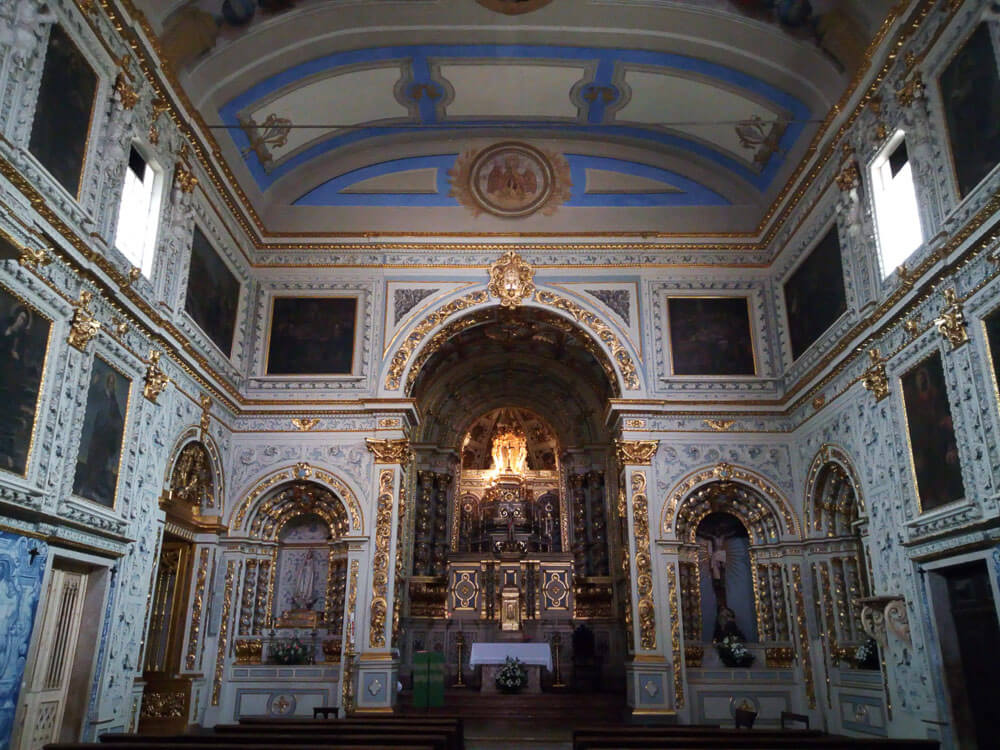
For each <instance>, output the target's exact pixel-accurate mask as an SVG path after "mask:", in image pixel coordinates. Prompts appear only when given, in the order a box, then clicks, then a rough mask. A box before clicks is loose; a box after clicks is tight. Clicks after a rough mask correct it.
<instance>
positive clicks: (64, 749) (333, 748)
mask: <svg viewBox="0 0 1000 750" xmlns="http://www.w3.org/2000/svg"><path fill="white" fill-rule="evenodd" d="M185 736H187V735H185ZM191 736H192V737H193V738H194V739H195V740H196V741H194V742H177V741H176V738H173V739H174V740H175V741H173V742H163V743H155V744H154V743H151V742H149V740H150V737H143V738H142V741H132V742H120V743H118V744H116V745H115V750H150V748H154V750H219V748H220V745H219V743H217V742H212V741H211V736H208V738H209V741H207V742H206V741H205V738H206V736H205V735H191ZM102 747H103V748H105V750H107V746H106V745H101V744H100V743H96V742H94V743H88V742H60V743H56V744H51V745H46V746H45V750H96V749H97V748H102ZM221 747H226V746H225V745H221ZM265 748H267V749H268V750H359V748H365V750H435V746H434V745H433V744H421V743H419V742H416V743H407V744H405V745H401V744H399V743H398V742H395V741H390V742H383V743H381V744H379V743H375V742H369V741H368V740H365V739H361V740H356V741H355V740H351V741H349V742H342V741H340V740H338V741H337V742H336V743H335V744H334V743H330V742H324V741H322V740H313V741H312V744H301V743H295V744H281V743H280V742H274V743H266V744H262V745H254V750H265Z"/></svg>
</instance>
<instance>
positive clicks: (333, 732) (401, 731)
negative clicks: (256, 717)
mask: <svg viewBox="0 0 1000 750" xmlns="http://www.w3.org/2000/svg"><path fill="white" fill-rule="evenodd" d="M214 730H215V732H216V733H217V734H219V735H223V734H247V733H255V734H271V733H281V734H300V735H303V736H313V737H320V736H322V737H341V736H345V733H348V732H350V733H356V732H375V733H379V734H397V735H398V736H400V737H402V738H403V739H406V738H407V737H410V736H412V737H414V738H422V737H423V736H424V734H425V733H433V734H438V735H445V736H446V737H447V739H448V750H463V748H464V747H465V742H464V736H463V726H462V723H461V721H460V720H458V719H447V718H446V719H439V718H423V717H418V718H416V719H404V718H403V717H398V718H396V717H393V718H387V717H386V718H383V717H371V718H367V717H356V718H349V719H330V720H325V719H305V720H299V721H288V720H281V721H266V722H260V721H253V722H249V723H246V724H244V723H240V724H217V725H216V726H215V728H214Z"/></svg>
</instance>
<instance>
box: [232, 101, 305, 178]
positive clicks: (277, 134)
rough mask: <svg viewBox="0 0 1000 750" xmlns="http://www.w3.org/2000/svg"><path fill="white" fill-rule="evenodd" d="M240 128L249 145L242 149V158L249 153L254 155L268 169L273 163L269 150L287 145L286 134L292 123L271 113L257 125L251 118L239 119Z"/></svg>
mask: <svg viewBox="0 0 1000 750" xmlns="http://www.w3.org/2000/svg"><path fill="white" fill-rule="evenodd" d="M239 120H240V128H242V130H243V132H244V133H246V136H247V140H248V141H249V142H250V145H249V146H247V147H246V148H245V149H243V152H242V154H243V156H246V155H247V154H249V153H250V152H251V151H252V152H253V153H254V154H256V156H257V159H258V160H259V161H260V163H261V165H263V166H264V168H265V169H266V168H268V167H270V166H271V164H272V163H273V159H272V156H271V150H270V148H269V147H271V148H281V147H282V146H284V145H285V144H286V143H288V134H289V133H290V132H291V131H292V127H293V124H292V121H291V120H289V119H288V118H287V117H279V116H278V114H277V113H276V112H272V113H271V114H269V115H268V116H267V118H265V120H264V122H263V123H261V124H260V125H258V124H257V123H256V122H255V121H254V119H253V117H250V116H249V115H248V116H247V117H240V118H239Z"/></svg>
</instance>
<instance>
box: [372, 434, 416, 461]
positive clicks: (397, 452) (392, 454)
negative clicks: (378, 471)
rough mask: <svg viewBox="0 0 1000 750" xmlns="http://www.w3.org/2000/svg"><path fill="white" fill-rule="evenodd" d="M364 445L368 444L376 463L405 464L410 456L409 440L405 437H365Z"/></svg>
mask: <svg viewBox="0 0 1000 750" xmlns="http://www.w3.org/2000/svg"><path fill="white" fill-rule="evenodd" d="M365 445H367V446H368V450H370V451H371V452H372V455H374V456H375V461H376V463H380V464H405V463H408V462H409V460H410V458H411V457H412V453H411V451H410V441H409V440H407V439H405V438H401V439H399V440H376V439H375V438H365Z"/></svg>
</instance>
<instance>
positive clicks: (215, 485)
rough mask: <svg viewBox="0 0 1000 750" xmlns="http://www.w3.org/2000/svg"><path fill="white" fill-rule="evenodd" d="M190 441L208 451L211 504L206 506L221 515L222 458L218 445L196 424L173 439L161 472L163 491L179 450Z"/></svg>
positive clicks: (224, 494)
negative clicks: (172, 445)
mask: <svg viewBox="0 0 1000 750" xmlns="http://www.w3.org/2000/svg"><path fill="white" fill-rule="evenodd" d="M191 443H200V444H201V445H203V446H204V447H205V451H206V452H207V453H208V458H209V469H210V471H211V472H212V489H213V491H212V504H211V505H208V506H206V507H207V508H210V509H212V511H213V512H214V513H218V514H219V515H222V512H223V510H224V498H225V497H226V493H225V488H226V478H225V474H224V473H223V470H222V459H221V458H220V457H219V447H218V446H217V445H216V444H215V441H214V440H213V439H212V436H211V435H209V434H208V433H207V432H205V431H203V430H202V429H201V427H199V426H198V425H191V426H190V427H188V428H186V429H185V430H184V431H183V432H181V434H180V435H179V436H178V438H177V440H175V441H174V447H173V448H171V450H170V454H169V457H168V458H167V464H166V468H165V469H164V473H163V492H164V493H167V492H170V489H171V487H170V480H171V478H172V476H173V473H174V468H175V467H176V465H177V460H178V459H179V458H180V455H181V452H182V451H183V450H184V449H185V448H186V447H187V446H188V445H190V444H191Z"/></svg>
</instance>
